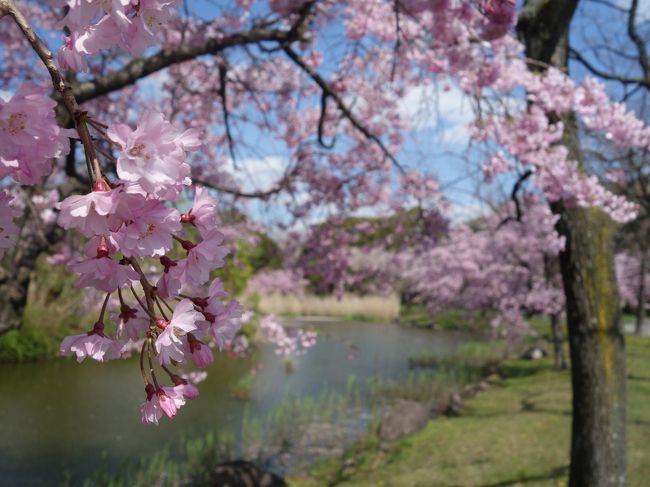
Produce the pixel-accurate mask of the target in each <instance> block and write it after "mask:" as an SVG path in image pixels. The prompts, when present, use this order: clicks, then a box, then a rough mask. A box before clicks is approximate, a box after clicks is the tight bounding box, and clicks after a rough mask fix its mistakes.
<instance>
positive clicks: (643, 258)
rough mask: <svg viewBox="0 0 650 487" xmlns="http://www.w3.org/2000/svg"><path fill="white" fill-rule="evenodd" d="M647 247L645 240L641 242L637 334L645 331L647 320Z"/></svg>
mask: <svg viewBox="0 0 650 487" xmlns="http://www.w3.org/2000/svg"><path fill="white" fill-rule="evenodd" d="M645 247H646V246H645V242H643V243H641V255H640V256H639V259H640V265H639V288H638V290H637V301H636V303H637V304H636V327H635V332H636V334H637V335H641V333H642V332H643V322H644V321H645V275H646V273H647V267H648V249H646V248H645Z"/></svg>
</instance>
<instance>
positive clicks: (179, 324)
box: [156, 299, 202, 365]
mask: <svg viewBox="0 0 650 487" xmlns="http://www.w3.org/2000/svg"><path fill="white" fill-rule="evenodd" d="M201 319H202V315H201V313H199V312H198V311H196V310H195V309H194V304H193V303H192V301H190V300H189V299H183V300H182V301H181V302H180V303H178V304H177V305H176V308H174V313H173V315H172V317H171V320H170V321H166V320H162V319H161V320H158V321H157V322H156V325H157V326H158V327H159V328H161V329H162V332H161V333H160V335H158V338H156V352H157V353H158V361H159V362H160V363H161V364H165V365H166V364H170V363H171V362H172V360H174V361H176V362H182V361H183V359H184V353H183V343H184V340H183V339H184V338H185V334H187V333H188V332H190V331H192V330H195V329H196V327H197V325H196V322H197V321H199V320H201Z"/></svg>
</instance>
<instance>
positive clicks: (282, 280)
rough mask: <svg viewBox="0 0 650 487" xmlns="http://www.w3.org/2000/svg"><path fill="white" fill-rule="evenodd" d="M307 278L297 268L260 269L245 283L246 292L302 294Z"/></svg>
mask: <svg viewBox="0 0 650 487" xmlns="http://www.w3.org/2000/svg"><path fill="white" fill-rule="evenodd" d="M307 284H308V282H307V280H306V279H305V278H304V276H303V275H302V272H300V270H297V269H272V270H262V271H260V272H258V273H256V274H255V275H254V276H253V277H251V278H250V279H249V280H248V282H247V283H246V294H254V293H258V294H284V295H293V296H303V295H304V294H305V288H306V287H307Z"/></svg>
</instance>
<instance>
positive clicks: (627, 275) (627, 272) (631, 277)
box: [615, 252, 650, 309]
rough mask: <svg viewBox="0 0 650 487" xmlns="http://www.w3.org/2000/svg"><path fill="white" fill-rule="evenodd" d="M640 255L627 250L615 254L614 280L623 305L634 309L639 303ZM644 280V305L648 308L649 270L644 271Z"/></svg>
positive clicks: (649, 300) (649, 302)
mask: <svg viewBox="0 0 650 487" xmlns="http://www.w3.org/2000/svg"><path fill="white" fill-rule="evenodd" d="M639 257H640V256H635V255H630V254H629V253H627V252H621V253H620V254H616V258H615V263H616V282H617V284H618V292H619V293H620V295H621V301H622V303H623V306H626V307H628V308H632V309H636V307H637V306H638V303H639V289H640V284H641V259H640V258H639ZM643 279H644V280H645V294H646V297H645V299H646V307H648V308H650V272H647V271H646V275H645V276H643Z"/></svg>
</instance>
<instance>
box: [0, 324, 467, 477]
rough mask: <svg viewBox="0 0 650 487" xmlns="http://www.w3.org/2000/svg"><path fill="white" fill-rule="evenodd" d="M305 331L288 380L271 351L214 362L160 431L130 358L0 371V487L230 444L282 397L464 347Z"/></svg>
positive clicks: (423, 334)
mask: <svg viewBox="0 0 650 487" xmlns="http://www.w3.org/2000/svg"><path fill="white" fill-rule="evenodd" d="M303 325H304V326H306V327H309V328H310V329H315V330H316V331H318V333H319V340H318V343H317V345H316V346H315V347H314V348H312V349H310V350H309V351H308V353H307V354H306V355H303V356H301V357H297V358H294V359H293V361H294V363H295V370H294V371H293V373H287V372H286V371H285V367H284V365H283V361H282V359H281V358H279V357H277V356H276V355H275V354H274V352H273V349H272V348H270V347H261V348H260V349H259V350H258V351H257V352H256V353H255V354H254V356H252V357H248V358H244V359H233V358H227V357H224V356H219V355H216V354H215V362H214V363H213V364H212V365H211V366H210V367H209V369H208V378H207V379H206V380H205V381H204V382H201V383H200V384H199V389H200V397H199V398H198V399H197V400H196V401H188V403H187V404H186V405H185V406H184V407H183V408H182V410H181V411H180V412H179V414H178V416H177V417H176V418H175V419H174V420H173V421H169V420H167V418H163V419H162V420H161V423H160V426H158V427H155V426H144V425H142V424H141V422H140V411H139V406H140V404H141V403H142V402H143V400H144V391H143V387H142V383H141V378H140V374H139V370H138V365H137V361H136V359H130V360H122V361H115V362H109V363H107V364H98V363H95V362H93V361H84V362H83V363H81V364H77V363H76V361H74V360H67V359H65V360H64V359H60V360H53V361H50V362H45V363H36V364H19V365H3V366H0V374H1V376H2V380H1V381H0V485H21V486H31V485H34V486H36V485H39V486H41V485H59V484H60V483H62V482H63V481H64V479H67V480H68V481H70V480H71V483H72V484H73V485H78V484H79V483H81V482H83V479H84V478H86V477H87V476H89V475H90V474H92V473H93V472H94V471H95V470H96V469H98V468H100V467H101V468H104V469H107V470H113V469H117V468H120V466H123V465H125V464H128V463H132V462H133V461H134V460H137V459H139V458H140V457H142V456H145V455H148V454H151V453H153V452H155V451H157V450H160V449H161V448H162V447H163V446H165V445H166V444H169V443H170V442H171V443H173V442H174V441H176V440H177V439H178V438H179V437H180V436H181V435H184V436H185V437H192V436H199V435H202V434H204V433H205V432H206V431H212V430H215V429H216V430H217V431H223V432H228V433H231V434H233V435H235V436H236V435H237V434H238V433H239V432H240V430H241V425H242V421H243V419H244V415H245V414H248V416H249V417H250V416H252V417H255V416H261V415H264V414H266V413H269V412H270V411H272V410H273V408H274V406H276V405H277V404H278V403H279V402H280V401H282V399H283V397H286V396H287V395H288V394H298V395H303V396H304V395H311V396H316V395H318V394H319V393H320V392H322V391H331V390H338V391H344V390H345V388H346V384H347V383H348V380H349V377H350V376H354V377H355V378H356V379H358V380H362V381H363V380H365V379H368V378H370V377H377V376H379V377H382V378H386V379H397V378H400V377H403V376H406V375H407V374H408V360H407V358H408V356H409V354H411V353H418V352H435V353H440V354H446V353H452V352H453V351H455V350H456V348H457V347H458V346H459V345H460V344H461V343H462V342H463V341H464V337H463V336H461V335H457V334H449V333H434V332H430V331H424V330H418V329H414V328H407V327H400V326H397V325H392V324H387V323H361V322H360V323H357V322H326V321H322V322H318V321H310V322H309V323H303ZM352 345H353V346H354V349H355V353H354V354H353V357H351V356H350V351H351V346H352ZM260 365H261V367H260V368H259V371H258V372H257V374H256V380H255V381H254V383H253V388H252V391H251V398H250V400H249V401H241V400H237V399H235V398H233V397H232V395H231V388H232V387H233V386H234V385H235V384H236V383H237V382H238V381H239V380H241V379H242V378H243V377H245V376H247V375H248V374H249V372H250V370H251V368H253V367H256V368H257V366H260ZM246 410H248V411H247V412H245V411H246Z"/></svg>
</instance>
